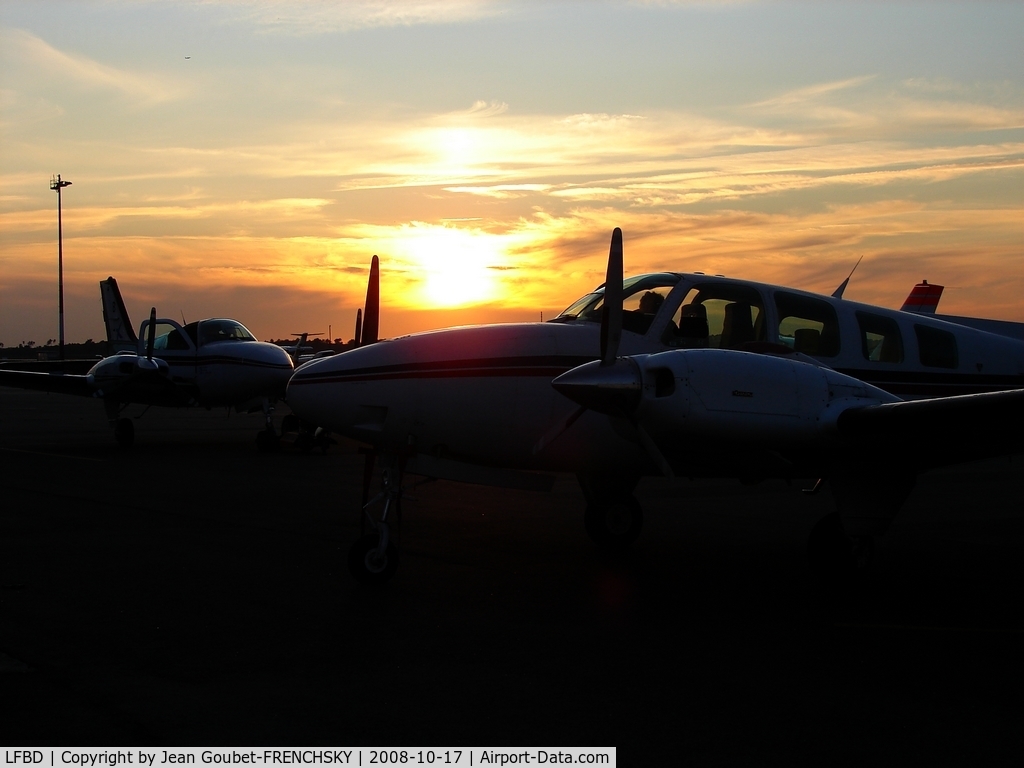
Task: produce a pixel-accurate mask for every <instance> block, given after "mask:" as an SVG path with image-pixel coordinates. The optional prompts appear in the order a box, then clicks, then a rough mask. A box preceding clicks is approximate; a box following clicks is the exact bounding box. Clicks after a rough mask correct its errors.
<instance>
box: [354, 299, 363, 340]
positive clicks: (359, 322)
mask: <svg viewBox="0 0 1024 768" xmlns="http://www.w3.org/2000/svg"><path fill="white" fill-rule="evenodd" d="M362 334H363V310H362V309H361V308H360V309H357V310H356V333H355V336H353V337H352V338H353V339H355V341H356V346H357V347H358V346H359V343H360V341H359V337H360V336H362Z"/></svg>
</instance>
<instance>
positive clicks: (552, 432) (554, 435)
mask: <svg viewBox="0 0 1024 768" xmlns="http://www.w3.org/2000/svg"><path fill="white" fill-rule="evenodd" d="M586 410H587V406H585V405H581V406H580V407H579V408H577V409H576V410H575V411H573V412H572V413H571V414H569V416H568V418H566V419H565V421H561V422H559V423H558V424H555V426H554V427H552V428H551V429H549V430H548V431H547V433H546V434H545V435H544V436H543V437H541V439H540V440H538V441H537V442H536V443H535V444H534V446H533V454H534V456H536V455H537V454H538V453H540V452H541V451H543V450H544V449H545V448H547V447H548V446H549V445H550V444H551V443H553V442H554V441H555V440H557V439H558V438H559V437H561V436H562V433H563V432H565V431H566V430H567V429H568V428H569V427H571V426H572V425H573V424H575V423H576V419H578V418H579V417H580V416H582V415H583V414H584V413H585V412H586Z"/></svg>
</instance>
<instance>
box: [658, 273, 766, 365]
mask: <svg viewBox="0 0 1024 768" xmlns="http://www.w3.org/2000/svg"><path fill="white" fill-rule="evenodd" d="M764 340H765V329H764V302H763V301H762V300H761V294H760V293H758V292H757V290H756V289H754V288H751V287H750V286H749V285H736V284H732V283H707V284H705V285H696V286H694V287H693V288H691V289H690V291H689V292H688V293H687V294H686V297H685V298H684V299H683V303H682V304H680V305H679V309H677V310H676V313H675V316H674V317H673V318H672V322H671V323H669V325H668V328H666V329H665V336H664V339H663V341H664V342H665V344H667V345H668V346H671V347H715V348H719V349H742V348H743V346H744V345H745V344H749V343H751V342H755V341H764Z"/></svg>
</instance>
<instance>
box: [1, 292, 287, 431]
mask: <svg viewBox="0 0 1024 768" xmlns="http://www.w3.org/2000/svg"><path fill="white" fill-rule="evenodd" d="M100 294H101V296H102V299H103V320H104V323H105V325H106V327H107V339H108V341H109V343H110V344H111V346H112V347H113V348H114V349H116V350H120V351H118V352H117V353H116V354H114V355H111V356H110V357H106V358H104V359H102V360H100V361H99V362H98V363H96V364H95V365H94V366H92V368H91V369H90V370H89V372H88V373H87V374H85V375H75V374H65V373H39V372H30V371H14V370H3V371H0V385H2V386H7V387H19V388H22V389H38V390H44V391H47V392H60V393H64V394H71V395H82V396H86V397H95V398H98V399H101V400H103V405H104V407H105V408H106V412H107V418H108V419H109V420H110V423H111V426H112V427H113V428H114V437H115V438H116V439H117V442H118V444H119V445H120V446H121V447H123V448H128V447H130V446H131V445H132V443H133V442H134V439H135V428H134V425H133V423H132V420H131V419H128V418H123V417H121V411H122V410H123V409H124V408H125V407H126V406H127V405H130V404H144V405H159V406H199V407H202V408H216V407H222V406H226V407H233V408H235V409H237V410H239V411H243V410H245V411H252V410H255V409H257V408H262V410H263V412H264V414H265V416H266V428H265V429H264V430H262V431H260V432H259V433H258V434H257V436H256V442H257V445H258V446H259V447H260V449H261V450H270V449H273V448H274V447H276V441H277V434H276V432H275V431H274V428H273V423H272V421H271V414H272V413H273V405H274V402H275V401H276V400H277V399H278V398H281V397H283V396H284V393H285V387H286V385H287V382H288V379H289V377H290V376H291V374H292V371H293V370H294V367H293V365H292V359H291V357H289V355H288V353H287V352H286V351H285V350H283V349H282V348H281V347H279V346H277V345H276V344H268V343H265V342H261V341H257V340H256V338H255V337H254V336H253V335H252V334H251V333H250V332H249V331H248V330H247V329H246V328H245V326H244V325H242V324H241V323H239V322H238V321H236V320H229V319H226V318H213V319H209V320H200V321H198V322H192V323H187V324H186V325H179V324H178V323H177V322H175V321H174V320H170V319H158V318H157V316H156V308H155V307H154V308H153V309H152V310H151V312H150V315H149V319H148V320H146V321H144V322H143V323H142V325H141V326H140V328H139V333H138V336H136V334H135V332H134V331H133V330H132V327H131V321H130V320H129V318H128V312H127V310H126V309H125V306H124V300H123V299H122V298H121V293H120V291H119V290H118V288H117V281H116V280H114V278H113V277H109V278H107V279H106V280H103V281H101V282H100ZM143 339H145V341H143ZM129 349H131V350H133V351H128V350H129Z"/></svg>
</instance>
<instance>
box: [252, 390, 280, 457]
mask: <svg viewBox="0 0 1024 768" xmlns="http://www.w3.org/2000/svg"><path fill="white" fill-rule="evenodd" d="M273 416H274V404H273V402H271V401H270V400H269V399H268V398H263V417H264V420H265V422H266V427H265V428H264V429H262V430H261V431H259V432H257V433H256V450H258V451H259V452H260V453H273V452H274V451H276V450H277V449H278V448H280V447H281V436H280V435H278V434H277V432H276V431H274V420H273Z"/></svg>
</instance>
